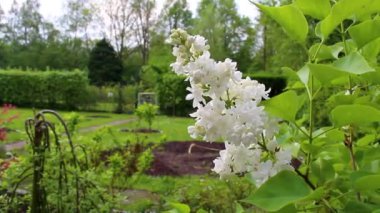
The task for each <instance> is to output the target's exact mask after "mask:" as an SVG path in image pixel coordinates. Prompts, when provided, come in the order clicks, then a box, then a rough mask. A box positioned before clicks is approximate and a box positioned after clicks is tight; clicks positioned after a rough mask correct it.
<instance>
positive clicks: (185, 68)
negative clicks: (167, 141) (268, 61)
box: [168, 29, 291, 185]
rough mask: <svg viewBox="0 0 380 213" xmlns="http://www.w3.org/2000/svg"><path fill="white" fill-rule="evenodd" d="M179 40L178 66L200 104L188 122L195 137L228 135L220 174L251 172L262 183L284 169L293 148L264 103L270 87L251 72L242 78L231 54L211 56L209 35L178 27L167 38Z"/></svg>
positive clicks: (195, 104)
mask: <svg viewBox="0 0 380 213" xmlns="http://www.w3.org/2000/svg"><path fill="white" fill-rule="evenodd" d="M168 42H169V43H170V44H172V45H174V48H173V55H174V56H175V57H176V62H174V63H172V64H171V67H172V68H173V70H174V72H175V73H177V74H178V75H185V76H187V79H186V80H188V81H189V82H190V85H191V87H190V88H188V91H189V92H190V94H189V95H187V97H186V99H188V100H193V107H195V108H197V111H196V112H195V113H192V114H191V116H192V117H194V118H195V119H196V123H195V125H194V126H190V127H189V128H188V130H189V133H190V135H191V136H192V137H194V138H198V137H201V138H203V140H206V141H216V140H223V141H224V142H225V147H226V149H225V150H222V151H220V157H218V158H217V159H215V160H214V164H215V167H214V168H213V171H215V172H216V173H218V174H219V175H220V177H221V178H224V177H228V176H230V175H232V174H245V173H251V174H252V177H253V178H254V180H255V182H256V184H257V185H261V184H262V183H264V182H265V181H266V180H267V179H268V178H269V177H271V176H273V175H275V174H276V173H277V172H279V171H281V170H283V169H291V166H290V161H291V153H290V151H289V150H284V149H280V147H279V146H278V144H277V142H276V140H275V136H274V135H275V134H276V133H277V129H276V128H277V124H276V122H274V121H273V120H272V119H269V118H268V116H267V114H266V113H265V111H264V107H262V106H260V105H259V104H260V102H261V100H262V99H268V93H269V90H265V86H264V85H263V84H260V83H258V82H257V81H255V80H252V79H250V78H248V77H247V78H245V79H244V78H242V73H241V72H240V71H237V69H236V63H235V62H232V61H231V60H230V59H226V60H225V61H223V62H222V61H219V62H216V61H215V60H213V59H212V58H210V53H209V51H208V49H209V46H208V45H207V41H206V40H205V38H203V37H201V36H198V35H196V36H191V35H189V34H187V32H186V31H184V30H181V29H177V30H174V31H173V32H172V34H171V36H170V38H169V39H168Z"/></svg>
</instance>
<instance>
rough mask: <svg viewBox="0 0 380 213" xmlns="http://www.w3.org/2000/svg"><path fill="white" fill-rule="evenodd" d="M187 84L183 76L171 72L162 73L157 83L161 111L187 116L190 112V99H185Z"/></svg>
mask: <svg viewBox="0 0 380 213" xmlns="http://www.w3.org/2000/svg"><path fill="white" fill-rule="evenodd" d="M188 86H189V84H188V82H185V77H182V76H177V75H175V74H172V73H166V74H163V75H162V78H161V79H160V81H159V83H158V85H157V92H158V102H159V104H160V110H161V112H163V113H164V114H167V115H173V116H174V115H179V116H187V115H188V114H189V113H190V112H192V111H193V108H192V101H187V100H186V99H185V97H186V94H187V91H186V88H187V87H188Z"/></svg>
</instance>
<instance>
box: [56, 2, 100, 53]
mask: <svg viewBox="0 0 380 213" xmlns="http://www.w3.org/2000/svg"><path fill="white" fill-rule="evenodd" d="M96 12H97V8H96V6H95V5H94V4H91V2H90V1H89V0H67V1H66V2H65V14H64V15H63V16H62V18H61V22H62V25H63V28H64V29H65V31H66V34H67V36H68V37H72V38H73V39H77V38H81V39H84V41H85V44H86V45H87V47H88V45H89V44H88V41H89V30H90V29H89V28H90V26H91V23H93V22H94V20H95V16H96V15H95V14H96Z"/></svg>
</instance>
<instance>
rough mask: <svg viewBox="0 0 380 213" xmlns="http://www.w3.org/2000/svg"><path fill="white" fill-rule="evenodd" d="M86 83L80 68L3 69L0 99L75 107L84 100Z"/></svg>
mask: <svg viewBox="0 0 380 213" xmlns="http://www.w3.org/2000/svg"><path fill="white" fill-rule="evenodd" d="M87 85H88V78H87V75H86V74H85V73H84V72H81V71H70V72H66V71H44V72H40V71H20V70H0V102H2V103H11V104H14V105H16V106H27V107H59V108H65V109H73V108H77V107H78V106H80V105H81V104H82V102H83V100H85V96H86V86H87Z"/></svg>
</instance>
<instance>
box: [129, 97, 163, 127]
mask: <svg viewBox="0 0 380 213" xmlns="http://www.w3.org/2000/svg"><path fill="white" fill-rule="evenodd" d="M157 111H158V106H157V105H153V104H148V103H144V104H141V105H140V106H138V107H137V109H136V111H135V114H136V115H137V117H138V118H139V123H140V122H141V121H142V120H144V121H146V122H147V123H148V125H149V129H151V128H152V123H153V120H154V118H155V117H156V114H157Z"/></svg>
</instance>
